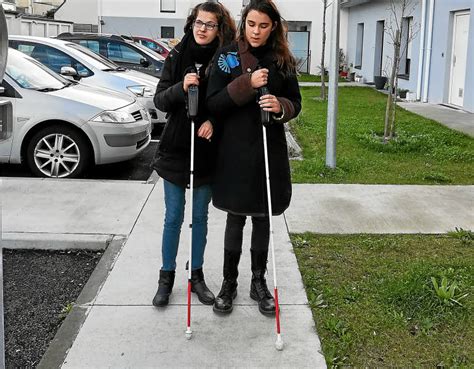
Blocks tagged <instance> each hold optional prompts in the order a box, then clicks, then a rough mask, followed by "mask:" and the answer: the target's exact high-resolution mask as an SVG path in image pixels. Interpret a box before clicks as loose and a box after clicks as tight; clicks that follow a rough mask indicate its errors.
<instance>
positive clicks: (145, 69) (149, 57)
mask: <svg viewBox="0 0 474 369" xmlns="http://www.w3.org/2000/svg"><path fill="white" fill-rule="evenodd" d="M57 38H58V39H60V40H66V41H72V42H75V43H77V44H79V45H82V46H85V47H87V48H88V49H90V50H92V51H94V52H95V53H98V54H100V55H102V56H103V57H105V58H107V59H110V60H112V61H113V62H114V63H116V64H118V65H120V66H122V67H125V68H129V69H133V70H136V71H138V72H142V73H146V74H149V75H151V76H154V77H157V78H159V77H160V76H161V71H162V69H163V65H164V62H165V58H163V57H162V56H161V55H160V54H158V53H156V52H154V51H153V50H150V49H149V48H147V47H145V46H143V45H140V44H139V43H136V42H134V41H133V40H129V39H126V38H124V37H122V36H118V35H107V34H97V33H76V32H75V33H69V32H66V33H61V34H59V35H58V36H57Z"/></svg>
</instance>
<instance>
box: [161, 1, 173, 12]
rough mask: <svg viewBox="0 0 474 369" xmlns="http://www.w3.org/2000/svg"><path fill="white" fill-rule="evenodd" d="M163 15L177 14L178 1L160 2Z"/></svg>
mask: <svg viewBox="0 0 474 369" xmlns="http://www.w3.org/2000/svg"><path fill="white" fill-rule="evenodd" d="M160 11H161V12H162V13H176V0H160Z"/></svg>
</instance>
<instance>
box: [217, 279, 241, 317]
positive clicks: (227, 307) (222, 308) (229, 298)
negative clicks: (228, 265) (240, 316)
mask: <svg viewBox="0 0 474 369" xmlns="http://www.w3.org/2000/svg"><path fill="white" fill-rule="evenodd" d="M236 297H237V280H235V279H233V280H231V279H224V281H223V282H222V287H221V290H220V292H219V294H218V295H217V297H216V301H215V302H214V307H213V308H212V309H213V310H214V311H215V312H216V313H221V314H230V313H231V312H232V309H233V308H234V307H233V300H234V299H235V298H236Z"/></svg>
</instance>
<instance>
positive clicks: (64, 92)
mask: <svg viewBox="0 0 474 369" xmlns="http://www.w3.org/2000/svg"><path fill="white" fill-rule="evenodd" d="M1 86H2V87H4V89H5V91H4V92H3V94H1V95H0V97H2V99H6V100H10V101H11V102H12V104H13V126H12V127H11V132H10V134H9V136H10V138H9V139H7V140H4V141H0V163H13V164H15V163H21V162H22V161H26V163H27V164H28V166H29V167H30V169H31V171H32V172H33V173H34V174H35V175H37V176H42V177H55V178H65V177H69V178H72V177H77V176H80V175H81V174H82V173H83V172H84V171H85V169H86V168H87V166H88V165H90V164H93V163H95V164H106V163H114V162H119V161H124V160H128V159H131V158H133V157H135V156H136V155H138V154H139V153H140V152H141V151H143V150H144V149H145V148H146V147H147V145H148V144H149V143H150V139H151V136H150V132H151V119H150V115H149V114H148V112H147V111H146V109H145V108H143V106H142V105H141V104H139V103H138V102H137V101H136V99H134V98H132V97H130V96H128V95H125V94H122V93H118V92H114V91H110V90H106V89H102V88H95V87H90V86H84V85H81V84H78V83H77V82H72V81H69V80H67V79H65V78H63V77H62V76H60V75H58V74H56V73H54V72H53V71H51V70H50V69H48V68H46V67H45V66H44V65H42V64H41V63H39V62H38V61H36V60H34V59H33V58H30V57H28V56H26V55H25V54H23V53H21V52H19V51H16V50H13V49H11V48H10V49H9V53H8V63H7V68H6V74H5V78H4V80H3V82H2V84H1Z"/></svg>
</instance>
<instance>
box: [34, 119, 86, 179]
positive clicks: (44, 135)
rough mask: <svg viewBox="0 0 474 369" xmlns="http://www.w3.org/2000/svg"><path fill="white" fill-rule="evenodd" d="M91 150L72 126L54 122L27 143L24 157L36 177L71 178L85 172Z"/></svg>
mask: <svg viewBox="0 0 474 369" xmlns="http://www.w3.org/2000/svg"><path fill="white" fill-rule="evenodd" d="M89 159H90V149H89V146H88V145H87V142H86V140H85V139H84V137H83V136H82V135H81V134H80V133H79V132H77V131H76V130H75V129H73V128H71V127H67V126H61V125H54V126H49V127H46V128H44V129H42V130H40V131H39V132H37V133H36V134H35V135H34V136H33V137H32V139H31V140H30V142H29V143H28V147H27V151H26V160H27V163H28V166H29V167H30V170H31V171H32V172H33V174H35V175H36V176H38V177H50V178H74V177H78V176H80V175H81V174H82V173H84V171H85V169H86V167H87V165H88V164H89Z"/></svg>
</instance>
